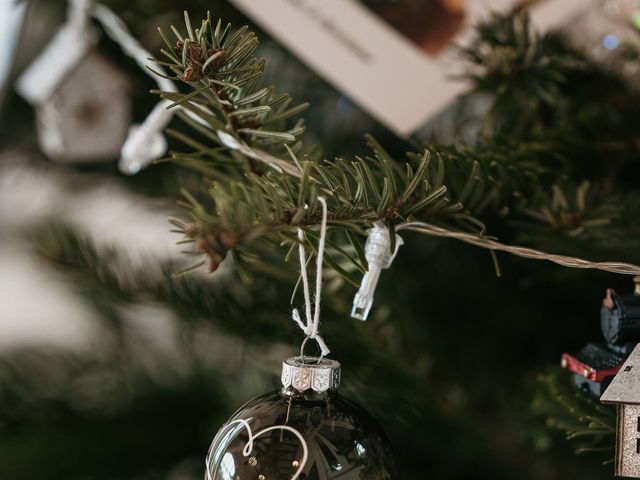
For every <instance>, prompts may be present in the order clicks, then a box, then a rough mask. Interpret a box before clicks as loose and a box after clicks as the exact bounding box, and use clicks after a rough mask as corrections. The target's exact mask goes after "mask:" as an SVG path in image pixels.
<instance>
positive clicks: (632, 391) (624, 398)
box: [600, 344, 640, 405]
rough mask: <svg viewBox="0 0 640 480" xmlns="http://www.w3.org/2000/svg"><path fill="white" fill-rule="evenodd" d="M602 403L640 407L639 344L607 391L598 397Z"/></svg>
mask: <svg viewBox="0 0 640 480" xmlns="http://www.w3.org/2000/svg"><path fill="white" fill-rule="evenodd" d="M600 401H601V402H602V403H625V404H632V405H640V344H638V345H636V348H634V349H633V352H631V355H629V358H627V360H626V361H625V362H624V364H623V365H622V367H621V368H620V370H619V371H618V373H617V374H616V376H615V377H613V380H612V381H611V384H610V385H609V387H608V388H607V390H606V391H605V392H604V393H603V394H602V397H600Z"/></svg>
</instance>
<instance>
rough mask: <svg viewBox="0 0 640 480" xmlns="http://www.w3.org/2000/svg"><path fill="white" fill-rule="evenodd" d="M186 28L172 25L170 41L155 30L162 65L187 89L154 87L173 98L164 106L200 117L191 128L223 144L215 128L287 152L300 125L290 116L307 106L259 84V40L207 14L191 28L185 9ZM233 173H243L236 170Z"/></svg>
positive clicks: (203, 153) (206, 155) (202, 153)
mask: <svg viewBox="0 0 640 480" xmlns="http://www.w3.org/2000/svg"><path fill="white" fill-rule="evenodd" d="M185 29H186V32H187V33H186V34H182V33H181V32H180V31H179V30H178V29H177V28H175V27H173V28H172V31H173V34H174V36H175V40H174V41H171V40H170V39H169V38H168V36H167V35H166V34H165V33H164V32H162V31H161V32H160V34H161V37H162V39H163V42H164V43H165V46H166V50H164V53H165V57H166V59H167V61H162V62H161V63H162V65H163V66H166V67H168V68H169V69H170V70H171V71H172V72H173V73H174V75H175V77H174V80H180V81H181V82H182V83H185V84H187V85H189V87H190V89H191V91H190V92H189V93H186V94H184V93H177V92H163V91H155V93H157V94H158V95H160V96H161V97H162V98H165V99H167V100H170V101H171V102H172V104H171V106H170V107H169V108H173V107H177V106H180V107H182V108H184V109H186V110H187V111H188V112H190V114H191V115H192V116H193V117H195V118H196V119H198V120H199V122H198V123H200V126H199V127H195V130H197V131H198V132H199V133H200V134H203V135H205V136H206V137H207V138H208V141H214V142H215V143H217V144H218V145H221V146H224V145H225V144H224V141H223V140H221V139H220V135H219V134H220V132H224V133H225V134H227V135H231V136H233V137H234V138H235V139H237V141H239V142H241V143H244V142H247V143H249V144H250V145H251V146H253V147H254V148H257V147H260V148H265V149H266V150H267V151H271V152H272V153H275V154H277V155H282V154H284V153H286V151H285V150H284V147H283V143H284V144H287V143H289V144H292V145H294V146H295V142H296V139H297V138H298V137H299V136H300V135H301V134H302V133H303V132H304V123H303V122H302V120H297V121H293V120H292V119H293V117H295V116H297V115H298V114H299V113H300V112H302V111H303V110H304V109H305V108H306V107H307V104H299V105H295V106H291V98H290V97H289V96H288V95H287V94H276V93H275V91H274V88H273V87H269V86H267V87H265V86H263V85H261V79H262V75H263V72H264V64H265V62H264V60H263V59H259V58H257V57H256V56H255V51H256V48H257V47H258V43H259V42H258V39H257V37H256V35H255V33H253V32H251V31H249V29H248V28H247V27H242V28H240V29H238V30H237V31H235V32H233V33H232V31H231V25H229V24H227V25H226V26H224V27H223V26H222V21H221V20H218V21H217V22H215V23H214V22H213V20H212V18H211V15H210V14H208V15H207V18H206V19H205V20H204V21H203V22H202V24H201V25H200V27H199V28H196V29H194V28H193V26H192V24H191V20H190V19H189V15H188V14H187V13H186V12H185ZM185 143H187V144H189V143H190V142H188V141H187V142H185ZM227 147H228V146H227ZM296 148H297V147H296ZM200 156H201V158H206V159H209V158H211V159H212V160H215V157H211V156H210V154H209V153H208V152H207V151H202V150H201V151H200ZM247 163H248V165H249V167H248V169H249V170H250V171H254V170H255V169H256V168H258V170H261V168H260V167H256V166H255V165H253V163H252V161H251V160H250V159H249V161H248V162H247ZM235 173H237V174H239V176H241V175H242V173H243V172H242V171H238V170H237V169H236V170H235Z"/></svg>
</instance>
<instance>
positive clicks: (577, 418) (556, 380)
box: [532, 371, 616, 462]
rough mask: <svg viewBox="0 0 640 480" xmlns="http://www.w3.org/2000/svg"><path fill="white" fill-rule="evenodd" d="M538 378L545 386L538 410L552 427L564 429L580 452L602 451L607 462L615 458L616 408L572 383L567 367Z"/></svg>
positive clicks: (542, 389)
mask: <svg viewBox="0 0 640 480" xmlns="http://www.w3.org/2000/svg"><path fill="white" fill-rule="evenodd" d="M538 380H539V382H540V386H541V387H542V388H541V389H540V390H539V393H538V396H537V397H536V398H535V400H534V402H533V404H532V409H533V411H534V413H535V414H536V415H539V416H542V417H544V418H546V423H547V425H548V426H549V427H550V428H552V429H555V430H560V431H563V432H564V433H565V435H566V438H567V439H568V440H570V441H571V442H572V443H573V444H574V445H575V450H576V453H577V454H585V453H599V454H600V455H601V457H602V459H603V462H610V461H612V458H613V453H614V445H615V435H616V414H615V408H613V407H611V406H605V405H601V404H600V402H598V401H597V400H596V399H594V398H593V397H591V396H589V395H588V394H586V393H585V392H583V391H581V390H579V389H578V388H577V387H575V386H574V385H572V384H571V383H570V379H569V378H568V376H567V374H566V372H564V371H557V372H555V373H548V374H545V375H541V376H539V377H538Z"/></svg>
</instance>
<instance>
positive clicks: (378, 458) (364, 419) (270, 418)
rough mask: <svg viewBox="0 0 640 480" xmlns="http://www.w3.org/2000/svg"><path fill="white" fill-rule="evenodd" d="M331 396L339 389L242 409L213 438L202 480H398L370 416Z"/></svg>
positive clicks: (277, 396)
mask: <svg viewBox="0 0 640 480" xmlns="http://www.w3.org/2000/svg"><path fill="white" fill-rule="evenodd" d="M292 360H293V361H294V362H295V361H299V357H293V358H292V359H289V360H287V362H290V361H292ZM314 360H316V361H317V359H314ZM323 362H327V361H326V360H323ZM328 362H331V363H333V364H336V365H338V370H337V374H335V373H336V370H335V369H332V373H334V374H335V375H334V376H335V377H337V380H338V381H339V364H338V363H337V362H335V361H328ZM285 363H286V362H285ZM299 370H300V371H301V372H302V373H300V372H298V374H299V375H300V374H302V375H305V372H304V371H305V370H309V371H308V372H307V373H308V374H310V375H311V376H313V372H311V370H313V365H311V366H310V367H309V369H307V368H303V369H299ZM294 376H295V374H294ZM284 377H285V374H284V372H283V379H284ZM307 380H308V379H307ZM333 380H335V378H334V379H333ZM293 383H294V384H295V383H296V380H295V378H294V379H293ZM316 383H317V382H316ZM330 383H331V382H330ZM297 386H298V387H300V385H297ZM320 388H323V386H322V385H321V386H320ZM336 388H337V382H335V383H333V384H332V385H330V386H329V388H328V389H327V390H324V391H320V392H318V391H315V390H313V389H311V388H309V389H307V390H304V391H299V390H296V389H295V388H294V387H293V386H291V385H289V386H286V385H285V386H284V387H283V390H282V391H275V392H271V393H267V394H265V395H262V396H260V397H258V398H256V399H254V400H251V401H250V402H248V403H247V404H245V405H244V406H243V407H241V408H240V409H239V410H238V411H237V412H236V413H235V414H234V415H233V416H232V417H231V418H230V419H229V420H228V421H227V423H226V424H225V425H224V426H223V427H222V428H221V429H220V431H219V432H218V434H217V435H216V437H215V438H214V440H213V443H212V444H211V448H210V450H209V454H208V456H207V474H205V479H206V480H292V479H294V478H296V479H297V480H325V479H333V478H336V479H338V478H339V479H341V480H396V479H397V478H398V474H397V472H396V466H395V460H394V456H393V453H392V450H391V445H390V443H389V440H388V439H387V437H386V435H385V434H384V432H383V431H382V429H381V428H380V426H379V425H378V424H377V422H376V421H375V420H374V419H373V418H372V417H371V415H369V414H368V413H367V412H366V411H365V410H364V409H362V408H361V407H360V406H358V405H356V404H355V403H353V402H351V401H349V400H346V399H344V398H342V397H341V396H340V395H339V394H338V393H337V391H336ZM245 422H246V423H245ZM282 426H285V428H284V429H283V428H282ZM288 428H293V429H295V430H296V431H297V432H298V433H299V434H300V435H301V436H302V438H303V439H304V443H305V444H306V447H307V452H308V455H307V458H306V461H305V459H304V447H303V442H302V441H301V439H300V438H298V436H297V435H296V434H295V433H294V432H292V431H290V430H289V429H288ZM265 429H267V430H266V431H265ZM252 437H253V438H252ZM251 440H252V442H251ZM296 474H298V476H297V477H296V476H295V475H296Z"/></svg>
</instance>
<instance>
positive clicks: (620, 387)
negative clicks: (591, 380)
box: [600, 344, 640, 478]
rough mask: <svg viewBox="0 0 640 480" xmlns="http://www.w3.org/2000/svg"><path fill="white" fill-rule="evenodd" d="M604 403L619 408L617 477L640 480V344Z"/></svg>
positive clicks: (618, 376) (609, 390) (621, 371)
mask: <svg viewBox="0 0 640 480" xmlns="http://www.w3.org/2000/svg"><path fill="white" fill-rule="evenodd" d="M600 401H601V402H602V403H607V404H613V405H616V406H617V428H616V458H615V472H614V473H615V475H618V476H624V477H635V478H640V344H638V345H636V347H635V348H634V350H633V352H631V355H629V358H627V360H626V361H625V362H624V364H623V365H622V367H621V368H620V370H619V371H618V373H617V374H616V376H615V377H614V378H613V380H612V381H611V384H610V385H609V387H608V388H607V389H606V390H605V392H604V394H603V395H602V397H600Z"/></svg>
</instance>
